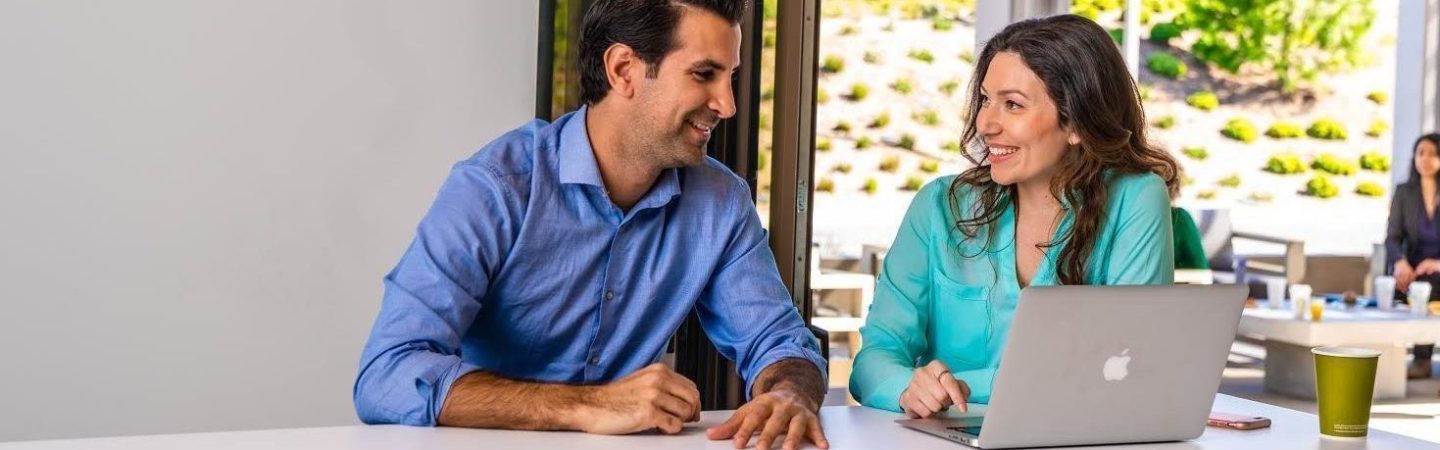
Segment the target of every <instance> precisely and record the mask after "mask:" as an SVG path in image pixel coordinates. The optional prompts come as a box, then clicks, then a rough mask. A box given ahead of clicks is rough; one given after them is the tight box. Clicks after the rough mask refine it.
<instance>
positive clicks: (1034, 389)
mask: <svg viewBox="0 0 1440 450" xmlns="http://www.w3.org/2000/svg"><path fill="white" fill-rule="evenodd" d="M1246 289H1247V288H1246V287H1245V286H1242V285H1215V286H1058V287H1032V288H1027V289H1025V290H1023V291H1021V293H1020V301H1019V304H1018V306H1017V307H1016V311H1015V318H1014V322H1013V324H1012V326H1011V328H1010V335H1009V336H1008V341H1007V342H1006V344H1005V350H1004V352H1003V353H1002V354H1001V359H1000V368H999V369H998V371H997V372H996V374H995V380H994V384H992V385H991V392H990V402H989V404H988V405H987V406H986V408H985V412H984V416H983V417H968V418H930V419H903V420H898V421H897V422H898V423H900V424H902V425H904V426H906V427H910V428H913V429H916V430H920V431H923V432H926V433H930V434H933V435H935V436H939V437H942V438H945V439H949V440H952V441H955V442H959V443H962V444H965V445H969V446H972V447H979V448H987V449H991V448H1014V447H1053V446H1069V445H1098V444H1124V443H1139V442H1164V441H1181V440H1188V439H1194V438H1197V437H1199V436H1200V434H1201V433H1203V432H1204V431H1205V420H1206V418H1207V417H1208V416H1209V412H1210V406H1211V404H1212V403H1213V402H1214V400H1215V393H1216V391H1217V390H1218V389H1219V387H1220V373H1221V371H1222V370H1224V368H1225V361H1226V359H1227V355H1228V354H1229V351H1230V344H1231V342H1233V341H1234V339H1235V331H1236V327H1238V326H1239V323H1240V313H1241V310H1243V309H1244V307H1245V296H1246V293H1247V291H1246ZM951 412H953V408H952V410H951Z"/></svg>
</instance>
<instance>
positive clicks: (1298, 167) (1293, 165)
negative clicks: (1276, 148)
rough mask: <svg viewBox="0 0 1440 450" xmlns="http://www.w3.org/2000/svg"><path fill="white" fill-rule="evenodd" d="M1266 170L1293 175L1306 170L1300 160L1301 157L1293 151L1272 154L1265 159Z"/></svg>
mask: <svg viewBox="0 0 1440 450" xmlns="http://www.w3.org/2000/svg"><path fill="white" fill-rule="evenodd" d="M1265 171H1266V172H1270V173H1273V174H1278V175H1291V174H1297V173H1304V172H1305V165H1304V164H1303V163H1301V162H1300V157H1299V156H1295V155H1294V154H1292V153H1276V154H1273V155H1270V159H1268V160H1266V161H1265Z"/></svg>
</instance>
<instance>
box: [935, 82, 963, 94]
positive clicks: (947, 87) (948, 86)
mask: <svg viewBox="0 0 1440 450" xmlns="http://www.w3.org/2000/svg"><path fill="white" fill-rule="evenodd" d="M959 88H960V82H959V81H955V80H950V81H946V82H944V83H940V92H943V93H945V95H953V94H955V90H956V89H959Z"/></svg>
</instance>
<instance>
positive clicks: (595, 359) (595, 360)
mask: <svg viewBox="0 0 1440 450" xmlns="http://www.w3.org/2000/svg"><path fill="white" fill-rule="evenodd" d="M590 365H592V366H598V365H600V357H599V356H591V357H590Z"/></svg>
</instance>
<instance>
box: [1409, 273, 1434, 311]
mask: <svg viewBox="0 0 1440 450" xmlns="http://www.w3.org/2000/svg"><path fill="white" fill-rule="evenodd" d="M1408 298H1409V299H1410V314H1413V315H1415V316H1420V317H1424V316H1426V315H1428V314H1430V309H1429V308H1430V307H1429V305H1428V303H1430V283H1429V282H1425V281H1415V282H1411V283H1410V296H1409V297H1408Z"/></svg>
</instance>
